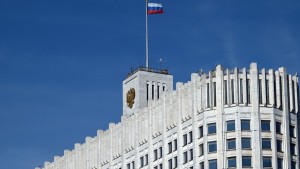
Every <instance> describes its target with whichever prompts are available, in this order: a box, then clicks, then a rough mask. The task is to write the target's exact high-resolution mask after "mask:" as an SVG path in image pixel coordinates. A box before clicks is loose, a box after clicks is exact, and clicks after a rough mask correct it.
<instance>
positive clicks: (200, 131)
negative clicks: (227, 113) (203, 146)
mask: <svg viewBox="0 0 300 169" xmlns="http://www.w3.org/2000/svg"><path fill="white" fill-rule="evenodd" d="M202 137H203V126H200V127H199V138H202Z"/></svg>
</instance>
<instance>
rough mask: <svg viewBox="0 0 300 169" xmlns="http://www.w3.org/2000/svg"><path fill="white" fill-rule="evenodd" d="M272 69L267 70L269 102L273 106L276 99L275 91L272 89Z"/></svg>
mask: <svg viewBox="0 0 300 169" xmlns="http://www.w3.org/2000/svg"><path fill="white" fill-rule="evenodd" d="M274 85H276V83H274V71H273V70H272V69H270V70H269V99H270V104H271V105H272V106H273V107H274V105H275V99H276V95H275V93H276V91H274Z"/></svg>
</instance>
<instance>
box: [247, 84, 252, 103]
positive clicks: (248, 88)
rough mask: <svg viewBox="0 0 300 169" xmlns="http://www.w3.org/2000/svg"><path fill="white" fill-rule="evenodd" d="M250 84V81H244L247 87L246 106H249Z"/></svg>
mask: <svg viewBox="0 0 300 169" xmlns="http://www.w3.org/2000/svg"><path fill="white" fill-rule="evenodd" d="M250 83H251V82H250V79H247V81H246V85H247V103H248V104H251V90H250V89H251V87H250V85H251V84H250Z"/></svg>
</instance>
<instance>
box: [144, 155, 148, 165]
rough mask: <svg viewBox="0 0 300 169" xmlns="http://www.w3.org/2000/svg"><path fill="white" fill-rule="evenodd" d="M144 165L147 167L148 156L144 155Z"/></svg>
mask: <svg viewBox="0 0 300 169" xmlns="http://www.w3.org/2000/svg"><path fill="white" fill-rule="evenodd" d="M145 165H148V154H146V155H145Z"/></svg>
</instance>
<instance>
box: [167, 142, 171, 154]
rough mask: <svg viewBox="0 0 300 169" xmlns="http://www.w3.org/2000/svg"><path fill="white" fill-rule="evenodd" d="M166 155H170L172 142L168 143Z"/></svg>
mask: <svg viewBox="0 0 300 169" xmlns="http://www.w3.org/2000/svg"><path fill="white" fill-rule="evenodd" d="M168 150H169V151H168V153H169V154H170V153H172V142H169V143H168Z"/></svg>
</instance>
